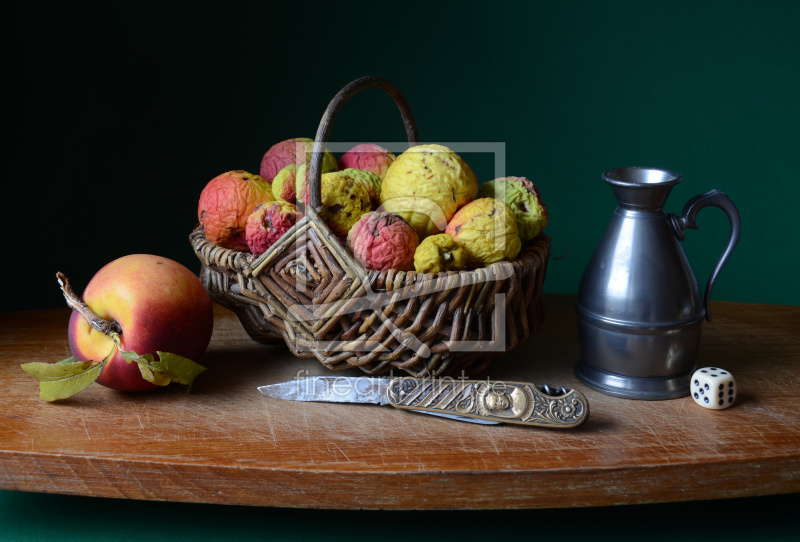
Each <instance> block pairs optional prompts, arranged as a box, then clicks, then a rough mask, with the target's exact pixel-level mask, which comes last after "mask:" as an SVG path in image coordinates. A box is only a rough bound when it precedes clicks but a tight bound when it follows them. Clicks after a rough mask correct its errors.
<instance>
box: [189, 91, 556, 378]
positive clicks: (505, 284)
mask: <svg viewBox="0 0 800 542" xmlns="http://www.w3.org/2000/svg"><path fill="white" fill-rule="evenodd" d="M370 87H376V88H380V89H382V90H384V91H385V92H387V93H388V94H389V95H390V96H391V97H392V98H393V99H394V101H395V103H396V104H397V106H398V108H399V109H400V113H401V114H402V117H403V120H404V122H405V127H406V133H407V136H408V142H409V145H410V146H413V145H416V144H417V130H416V125H415V122H414V118H413V116H412V114H411V110H410V108H409V106H408V103H407V102H406V100H405V98H404V97H403V95H402V94H401V93H400V91H399V90H398V89H397V88H396V87H395V86H394V85H393V84H391V83H390V82H389V81H387V80H385V79H383V78H380V77H364V78H362V79H358V80H356V81H354V82H352V83H350V84H349V85H347V86H346V87H344V88H343V89H342V90H341V91H340V92H339V93H338V94H337V95H336V96H335V97H334V99H333V100H332V101H331V103H330V105H329V106H328V109H327V110H326V111H325V114H324V116H323V117H322V120H321V122H320V126H319V129H318V131H317V134H316V138H315V145H314V152H313V155H312V163H311V166H310V172H309V188H310V190H309V192H310V204H309V205H308V208H307V209H306V210H305V211H306V213H305V216H304V217H303V218H302V219H301V220H299V221H298V222H297V224H296V225H295V227H294V228H292V230H290V231H289V232H287V233H286V234H285V235H284V236H283V237H282V238H281V239H280V240H279V241H278V242H277V243H275V244H274V245H273V246H272V247H270V249H269V250H268V251H267V252H265V253H264V254H261V255H258V256H257V255H254V254H251V253H248V252H239V251H236V250H230V249H226V248H221V247H219V246H216V245H214V244H212V243H210V242H209V241H208V240H206V238H205V236H204V235H203V232H202V230H201V229H200V227H197V228H196V229H195V230H194V231H193V232H192V233H191V235H190V241H191V244H192V247H193V249H194V251H195V253H196V254H197V257H198V258H199V259H200V262H201V263H202V270H201V275H200V276H201V279H202V281H203V283H204V284H205V286H206V288H207V289H208V291H209V293H210V294H211V296H212V298H213V299H214V300H215V301H216V302H217V303H219V304H220V305H222V306H224V307H226V308H228V309H230V310H232V311H233V312H234V313H236V315H237V316H238V318H239V320H240V321H241V323H242V326H243V327H244V329H245V330H246V331H247V333H248V334H249V335H250V337H252V338H253V339H254V340H256V341H258V342H261V343H265V344H276V343H285V344H286V345H287V346H288V348H289V349H290V350H291V351H292V353H293V354H294V355H295V356H298V357H303V358H309V357H316V358H317V359H318V360H319V361H320V362H321V363H322V364H323V365H324V366H325V367H327V368H329V369H332V370H339V369H347V368H352V367H358V368H360V369H361V370H362V371H364V372H366V373H369V374H381V373H386V372H389V371H394V370H402V371H403V372H405V373H408V374H411V375H413V376H417V377H426V376H444V375H456V374H458V375H461V374H463V375H468V376H472V375H476V374H478V373H480V372H481V371H483V370H485V369H486V368H487V367H488V366H489V364H490V363H491V362H492V360H493V359H495V358H497V357H498V356H501V355H503V354H504V353H506V352H508V351H510V350H511V349H512V348H514V347H516V346H517V345H519V344H520V343H522V342H523V341H525V340H526V339H528V338H529V337H531V336H532V335H533V334H535V333H536V332H537V331H538V330H539V328H540V326H541V324H542V321H543V319H544V310H543V306H542V299H541V294H542V286H543V283H544V278H545V273H546V271H547V263H548V260H549V258H550V240H549V239H548V238H547V236H546V235H544V234H540V235H539V236H538V237H537V238H536V239H534V240H533V241H532V242H531V243H529V244H528V245H527V246H524V247H523V250H522V251H521V252H520V255H519V256H518V257H517V259H516V260H514V261H513V262H498V263H495V264H492V265H490V266H488V267H484V268H479V269H475V270H471V271H459V272H447V273H439V274H436V275H434V274H421V273H415V272H412V271H409V272H402V271H368V270H365V269H364V268H362V267H361V266H360V265H359V264H357V263H356V262H355V261H354V260H353V259H352V257H351V256H350V255H349V254H348V253H347V250H346V249H345V248H344V247H343V246H342V244H341V242H340V241H339V239H338V238H337V237H336V236H335V235H334V234H332V233H331V232H330V230H329V229H328V227H327V225H326V224H325V222H324V221H323V220H322V219H321V218H320V217H319V215H318V214H317V212H315V210H318V209H319V208H320V205H321V197H320V170H321V165H322V151H323V149H324V146H325V144H326V142H327V141H328V134H329V132H330V128H331V125H332V123H333V120H334V119H335V117H336V114H337V113H338V111H339V109H340V108H341V106H342V105H343V104H344V103H345V102H346V101H347V100H348V99H349V98H350V97H351V96H353V95H354V94H355V93H357V92H359V91H361V90H363V89H365V88H370Z"/></svg>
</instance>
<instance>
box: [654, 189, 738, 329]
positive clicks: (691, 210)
mask: <svg viewBox="0 0 800 542" xmlns="http://www.w3.org/2000/svg"><path fill="white" fill-rule="evenodd" d="M709 206H712V207H719V208H720V209H722V210H723V211H725V214H726V215H728V220H730V224H731V232H730V236H729V238H728V245H727V246H726V247H725V251H724V252H723V253H722V256H721V257H720V259H719V261H718V262H717V265H716V266H715V267H714V270H713V271H712V272H711V276H710V277H709V278H708V284H707V285H706V292H705V296H704V297H703V306H704V308H705V310H706V320H708V321H709V322H710V321H711V289H712V288H713V287H714V281H715V280H717V275H719V272H720V271H721V270H722V267H723V266H724V265H725V262H727V261H728V258H730V256H731V253H732V252H733V249H734V248H736V244H737V243H738V242H739V234H740V233H741V229H742V223H741V219H740V218H739V210H738V209H737V208H736V205H734V203H733V201H732V200H731V199H730V198H729V197H728V196H727V195H726V194H725V193H724V192H720V191H719V190H711V191H709V192H706V193H705V194H700V195H699V196H695V197H693V198H692V199H690V200H689V201H687V202H686V205H685V206H684V207H683V211H682V213H681V216H677V215H674V214H672V213H670V215H669V218H670V220H671V221H672V227H673V228H674V229H675V233H676V234H677V235H678V239H680V240H681V241H683V240H684V239H685V238H686V229H687V228H692V229H695V230H696V229H697V221H696V218H697V213H698V212H699V211H700V209H702V208H703V207H709Z"/></svg>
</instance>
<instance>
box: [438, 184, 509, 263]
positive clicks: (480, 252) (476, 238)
mask: <svg viewBox="0 0 800 542" xmlns="http://www.w3.org/2000/svg"><path fill="white" fill-rule="evenodd" d="M445 233H448V234H450V235H451V236H452V237H453V239H454V240H455V242H456V243H458V244H459V245H461V246H462V247H463V248H464V250H465V251H466V252H467V255H468V256H469V259H470V260H471V263H473V264H475V265H489V264H492V263H494V262H499V261H501V260H513V259H514V258H515V257H516V256H517V254H519V251H520V249H521V248H522V241H521V240H520V238H519V234H518V233H517V221H516V219H515V218H514V212H513V211H512V210H511V208H510V207H509V206H508V205H506V204H505V203H503V202H502V201H500V200H497V199H493V198H480V199H476V200H475V201H473V202H471V203H468V204H467V205H465V206H464V207H463V208H462V209H461V210H460V211H458V212H457V213H456V215H455V216H454V217H453V218H452V220H450V222H449V223H448V224H447V229H446V230H445Z"/></svg>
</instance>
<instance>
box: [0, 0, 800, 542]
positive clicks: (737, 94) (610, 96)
mask: <svg viewBox="0 0 800 542" xmlns="http://www.w3.org/2000/svg"><path fill="white" fill-rule="evenodd" d="M13 15H14V17H13V19H12V20H11V21H10V22H11V25H10V26H11V27H13V29H14V30H15V37H16V40H15V42H14V47H13V48H11V49H8V50H7V56H9V63H8V66H7V69H6V71H5V77H4V83H5V84H4V87H5V90H6V91H8V90H10V91H11V92H12V99H11V100H9V101H7V102H6V104H5V105H6V107H5V110H6V112H7V114H8V115H7V116H8V118H10V119H11V122H10V123H8V124H7V130H8V129H10V132H11V133H10V135H11V137H10V138H8V137H7V139H11V140H12V144H11V147H10V148H8V150H7V151H6V153H4V154H5V157H6V166H7V167H6V170H5V171H6V176H5V183H4V189H5V190H6V194H7V195H6V196H5V197H3V198H2V200H3V202H4V204H3V206H2V208H3V210H4V214H5V220H3V225H4V227H3V230H2V231H3V233H4V236H3V240H4V248H5V251H4V256H3V265H2V269H3V277H2V285H3V287H2V288H1V289H0V296H2V297H1V298H0V301H1V303H0V310H3V311H15V310H25V309H37V308H44V307H61V306H64V304H63V299H62V297H61V294H60V292H59V290H58V287H57V284H56V280H55V272H56V271H58V270H60V271H63V272H64V273H66V274H67V275H68V276H69V277H70V278H71V279H72V280H73V282H74V284H75V286H76V288H77V289H78V290H79V291H80V290H81V289H82V288H83V287H84V286H85V284H86V283H87V282H88V280H89V279H90V278H91V276H92V274H93V273H94V272H95V271H96V270H97V269H99V268H100V267H101V266H102V265H103V264H105V263H107V262H109V261H111V260H112V259H114V258H116V257H119V256H122V255H125V254H130V253H135V252H149V253H154V254H158V255H162V256H167V257H171V258H173V259H176V260H178V261H180V262H182V263H184V264H185V265H187V266H189V267H191V268H193V269H195V268H196V267H197V261H196V259H195V257H194V255H193V253H192V251H191V249H190V246H189V244H188V240H187V236H188V234H189V232H190V230H191V229H192V227H193V226H194V223H195V220H196V214H195V213H196V205H197V198H198V196H199V194H200V191H201V190H202V188H203V186H204V185H205V183H206V182H207V181H208V180H210V179H211V178H212V177H214V176H216V175H218V174H219V173H222V172H224V171H227V170H231V169H247V170H251V171H254V172H255V171H257V170H258V166H259V163H260V159H261V156H262V154H263V153H264V152H265V151H266V149H267V148H269V146H270V145H272V144H273V143H275V142H277V141H280V140H282V139H286V138H289V137H297V136H307V137H313V136H314V133H315V131H316V128H317V125H318V122H319V119H320V117H321V115H322V112H323V111H324V109H325V107H326V106H327V104H328V102H329V100H330V99H331V98H332V97H333V95H334V94H335V93H336V92H337V91H338V90H339V89H340V88H341V87H342V86H344V85H345V84H347V83H348V82H350V81H352V80H354V79H356V78H358V77H361V76H363V75H372V74H374V75H382V76H384V77H387V78H388V79H390V80H391V81H393V82H394V83H395V84H397V85H398V86H399V87H400V88H401V89H402V90H403V92H404V93H405V95H406V97H407V98H408V100H409V102H410V104H411V106H412V108H413V110H414V113H415V116H416V119H417V123H418V125H419V130H420V138H421V140H422V141H428V142H495V143H496V142H502V143H504V144H505V145H506V156H507V160H506V164H505V168H506V172H507V173H508V174H510V175H521V176H527V177H529V178H530V179H532V180H533V181H534V182H535V183H536V184H537V186H538V187H539V188H540V190H541V192H542V195H543V198H544V200H545V202H546V203H547V205H548V207H549V210H550V213H551V223H550V226H549V227H548V229H547V232H548V234H549V235H550V237H551V238H552V241H553V256H554V257H555V258H554V259H553V260H552V261H551V263H550V267H549V271H548V276H547V280H546V283H545V290H546V291H547V292H554V293H575V292H576V290H577V286H578V282H579V280H580V275H581V273H582V271H583V268H584V267H585V265H586V264H587V262H588V259H589V257H590V255H591V252H592V250H593V248H594V246H595V245H596V243H597V241H598V240H599V238H600V235H601V234H602V231H603V229H604V227H605V225H606V223H607V221H608V218H609V217H610V214H611V213H612V212H613V209H614V205H615V203H614V200H613V197H612V195H611V191H610V189H609V188H608V187H607V186H606V185H605V184H604V183H603V182H602V181H601V180H600V174H601V173H602V171H604V170H606V169H610V168H614V167H619V166H626V165H639V166H653V167H662V168H667V169H673V170H676V171H679V172H681V173H682V174H683V175H684V181H683V183H682V184H681V185H679V186H678V187H676V188H675V190H674V191H673V193H672V195H671V197H670V199H669V201H668V204H667V210H668V211H671V212H679V211H680V209H681V208H682V207H683V204H684V203H685V202H686V200H688V199H689V198H690V197H692V196H694V195H696V194H699V193H701V192H705V191H707V190H710V189H712V188H717V189H720V190H722V191H724V192H726V193H727V194H728V195H729V196H730V197H731V198H732V199H733V200H734V201H735V202H736V203H737V205H738V207H739V210H740V212H741V216H742V223H743V233H742V238H741V241H740V244H739V247H738V248H737V250H736V252H735V253H734V255H733V258H732V260H731V261H730V263H729V264H728V266H727V267H726V268H725V269H724V270H723V273H722V275H721V276H720V279H719V281H718V283H717V285H716V287H715V290H714V296H713V298H714V299H719V300H732V301H743V302H764V303H781V304H793V305H797V304H800V288H798V287H797V279H796V276H795V275H796V273H797V270H798V269H800V265H798V263H800V262H799V261H798V255H797V248H798V243H797V241H796V238H795V235H796V232H797V226H798V225H800V224H798V220H797V215H796V212H795V208H796V206H797V201H798V196H800V190H798V188H797V186H798V179H797V169H798V168H797V165H796V162H797V157H798V152H799V151H800V100H799V99H798V98H799V97H800V70H798V59H799V58H800V56H799V53H800V38H798V33H797V32H796V29H797V28H798V23H800V3H797V2H793V1H783V2H781V1H773V0H761V1H758V2H755V1H752V2H743V1H727V2H723V1H710V2H701V1H697V0H694V1H672V2H663V1H661V2H652V1H639V2H633V1H630V2H622V1H595V2H591V1H563V2H556V1H551V2H490V3H479V2H421V3H416V2H398V3H390V4H382V3H380V2H351V3H333V2H331V3H326V4H324V5H323V4H315V3H309V2H281V3H271V2H253V3H251V4H247V3H236V2H233V3H230V2H217V3H216V5H215V6H214V7H213V8H206V7H201V5H200V4H190V3H186V4H183V3H173V2H160V3H147V2H136V3H123V2H109V3H101V2H68V3H67V2H61V3H58V2H50V3H47V2H27V3H24V4H20V5H19V6H17V7H16V11H14V12H13ZM403 137H404V131H403V128H402V123H401V121H400V117H399V115H398V113H397V110H396V109H395V107H394V105H393V104H392V103H391V102H390V101H389V99H388V98H387V97H386V96H385V95H383V94H382V93H380V92H379V91H376V90H374V89H373V90H371V91H365V92H363V93H361V94H359V95H358V96H357V97H356V98H354V99H353V100H352V101H350V102H348V104H347V105H346V106H345V108H344V109H343V111H342V113H341V114H340V115H339V118H338V119H337V121H336V124H335V125H334V129H333V132H332V134H331V139H332V140H335V141H398V140H402V139H403ZM486 158H487V157H486V156H474V157H468V160H469V161H470V162H471V163H472V164H473V166H474V168H475V170H476V172H477V173H478V175H479V177H480V179H481V180H484V181H485V180H488V179H489V178H491V176H492V174H493V171H494V169H493V168H494V164H493V163H492V162H491V161H490V160H487V159H486ZM9 213H10V216H9ZM699 221H700V230H699V231H690V232H689V234H688V238H687V240H686V241H685V242H684V246H685V248H686V251H687V253H688V254H689V256H690V259H691V261H692V263H693V264H694V266H695V270H696V272H697V275H698V278H699V279H700V282H701V284H705V281H706V278H707V276H708V273H709V271H710V269H711V267H712V266H713V264H714V262H715V260H716V258H717V256H718V255H719V253H720V252H721V251H722V247H723V245H724V242H725V239H726V236H727V228H728V226H727V222H726V219H725V217H724V215H723V214H722V213H721V212H719V211H718V210H715V209H712V210H705V211H703V212H702V213H701V215H700V219H699ZM711 325H713V323H712V324H711ZM0 495H2V499H3V503H4V505H3V507H2V509H3V510H4V511H3V512H2V514H3V515H2V516H1V517H0V523H6V522H10V521H13V520H14V519H15V518H19V519H20V520H21V522H20V525H18V526H16V527H15V529H16V530H15V531H13V533H17V534H16V535H15V534H12V535H11V536H22V535H23V534H26V533H30V534H32V535H33V537H35V536H36V535H37V533H43V532H44V531H43V529H45V528H46V527H48V526H49V527H50V528H52V529H53V532H58V531H57V529H58V528H60V526H62V525H64V524H67V523H70V524H73V523H75V521H76V520H75V519H74V518H75V517H78V520H77V522H78V524H79V526H77V527H74V528H72V529H71V530H69V531H67V532H71V533H74V536H78V534H80V533H83V532H84V529H87V527H83V526H85V525H90V524H92V522H94V521H98V520H97V517H98V510H99V512H100V515H102V517H103V519H101V520H100V521H101V525H104V526H108V525H114V526H116V527H115V528H116V529H117V530H116V531H114V532H115V533H116V534H118V535H123V534H125V533H128V532H139V533H142V534H143V535H146V534H149V535H154V532H153V531H152V530H149V529H146V530H138V531H137V529H141V527H134V526H135V525H139V524H141V522H150V521H153V518H154V517H157V516H163V515H164V514H165V513H166V515H168V516H178V517H179V520H178V521H175V522H170V521H165V520H163V518H159V520H158V521H157V523H156V525H157V526H158V529H159V530H161V529H163V530H164V531H163V532H169V533H171V534H172V535H173V536H174V535H175V534H178V535H181V534H183V535H187V537H188V535H189V534H190V533H191V535H192V537H193V538H203V537H206V538H213V537H215V536H218V535H221V534H222V533H223V531H222V529H223V527H224V526H225V525H228V524H230V523H233V524H234V525H236V526H237V527H241V528H242V529H243V530H244V532H246V533H253V535H254V534H255V533H257V532H260V531H259V530H260V529H261V528H263V529H265V530H266V532H267V533H269V532H270V529H271V528H276V529H277V532H278V533H281V535H282V536H283V535H286V536H284V537H288V533H289V526H290V525H292V526H295V525H296V526H298V527H301V528H313V529H316V530H312V534H321V533H322V529H321V527H320V526H319V524H312V525H311V527H309V524H308V522H307V521H306V520H305V518H306V517H310V518H317V519H325V520H327V519H330V520H331V521H334V520H335V519H336V518H337V517H339V516H337V515H335V514H326V513H301V512H288V513H285V514H284V513H276V511H274V510H265V511H263V512H259V511H257V510H252V509H240V508H226V507H205V506H188V505H175V506H166V507H163V505H152V506H150V505H146V504H142V503H126V502H125V501H105V500H103V501H98V500H91V499H71V498H66V497H63V498H62V497H49V496H39V497H37V496H33V495H27V494H17V493H13V492H11V493H2V494H0ZM795 500H796V499H795ZM783 502H785V501H784V500H781V499H774V500H766V501H764V500H757V501H756V502H755V504H752V506H751V503H750V501H747V503H746V504H740V505H739V513H737V514H736V517H735V520H734V522H733V523H732V525H733V526H734V527H731V528H729V529H728V530H726V531H724V532H725V533H726V534H727V535H728V538H736V537H737V536H738V535H739V533H744V534H747V533H751V534H752V533H754V532H761V528H759V527H757V525H759V523H758V522H759V521H760V520H759V518H762V519H763V521H764V522H769V523H774V522H777V523H778V531H779V532H780V526H781V525H783V527H784V529H789V527H788V524H782V523H781V521H783V520H782V518H783V516H780V515H776V514H774V509H775V506H776V505H777V506H780V504H781V503H783ZM764 503H766V504H764ZM445 504H446V503H445ZM703 506H706V508H703ZM708 506H709V505H697V510H700V511H703V510H705V511H707V512H708V511H709V508H708ZM29 509H35V510H36V513H35V514H32V513H30V512H27V510H29ZM694 509H695V508H693V507H691V506H682V507H661V508H659V507H656V508H655V509H654V508H649V507H647V508H635V509H632V511H631V512H630V513H624V512H622V511H621V510H620V509H612V510H610V511H608V515H606V511H605V510H599V511H598V510H596V511H594V512H592V513H590V514H589V515H588V516H586V517H588V518H590V519H591V522H592V523H594V522H599V523H598V528H596V529H595V528H593V526H592V525H591V524H581V523H580V522H577V521H575V520H574V519H573V517H582V516H583V512H575V513H570V514H567V513H564V512H560V513H556V514H554V515H552V516H551V515H549V514H548V513H545V512H531V513H524V512H517V513H511V512H509V513H503V514H500V513H497V514H475V515H472V514H461V515H458V514H445V515H443V516H441V518H442V519H443V521H447V522H453V523H454V524H458V525H460V526H461V528H463V525H464V524H465V523H470V522H476V523H477V524H478V525H480V526H481V527H480V528H482V529H484V531H481V532H485V533H486V534H487V536H492V535H493V534H504V533H506V532H507V529H508V530H510V531H512V532H516V533H525V532H531V533H533V536H536V535H538V534H541V533H542V531H544V532H547V533H550V534H551V535H552V534H555V533H559V532H562V531H563V530H565V529H566V530H567V531H569V530H571V529H575V528H578V529H583V531H580V532H582V533H584V535H586V536H591V535H592V534H596V535H597V536H599V537H605V538H611V536H612V535H613V534H614V533H616V532H618V530H619V529H620V525H622V524H625V523H626V522H629V521H633V522H634V523H633V524H634V525H638V526H639V527H640V528H641V529H644V530H648V529H650V530H658V532H659V534H660V535H661V536H669V535H670V534H674V535H675V536H674V538H677V537H678V536H679V535H680V531H670V530H664V529H663V527H664V525H667V523H665V522H662V523H658V522H656V523H655V524H652V525H651V524H650V523H649V522H646V521H642V520H641V514H642V513H644V514H648V515H649V514H651V513H652V514H656V515H658V517H664V518H666V517H670V514H672V515H674V516H680V517H684V518H685V517H690V516H691V515H692V513H693V512H692V511H693V510H694ZM56 510H57V511H56ZM63 510H68V511H72V513H70V514H64V513H62V512H63ZM654 510H655V511H654ZM710 510H711V511H714V510H721V508H719V507H718V508H712V509H710ZM14 511H18V512H19V514H17V513H16V512H14ZM748 512H750V514H749V516H747V517H748V518H749V519H743V517H744V516H743V515H744V514H746V513H748ZM307 514H310V515H307ZM42 517H44V518H48V521H47V523H46V524H45V523H35V522H36V521H37V518H42ZM344 517H346V518H348V521H347V522H346V523H345V524H344V525H339V526H338V528H345V527H348V526H353V525H354V524H357V522H360V521H361V520H362V517H361V516H353V515H346V516H344ZM437 517H439V516H435V515H433V514H405V515H386V516H381V515H375V514H370V515H366V516H364V518H367V519H366V526H367V529H366V531H369V532H359V533H357V535H359V536H360V535H364V536H363V538H367V537H368V536H369V537H370V538H374V537H375V536H383V534H384V533H386V532H390V531H391V530H392V529H393V528H396V529H399V530H401V531H405V532H406V535H407V536H413V535H415V534H417V532H418V531H421V534H423V535H425V534H438V533H450V532H451V531H449V529H448V528H446V527H445V526H443V524H440V523H436V522H435V521H436V520H435V518H437ZM550 517H553V518H555V521H554V522H552V523H549V522H548V518H550ZM606 517H611V518H615V520H614V521H608V520H604V518H606ZM26 518H27V519H26ZM108 518H115V519H114V523H109V522H110V521H112V520H110V519H108ZM356 518H357V519H356ZM376 518H380V519H376ZM637 518H638V519H637ZM28 520H30V521H31V522H34V523H32V524H30V525H25V524H24V522H26V521H28ZM394 520H396V522H395V521H394ZM117 522H119V523H117ZM484 522H496V523H494V527H496V529H495V528H490V527H488V526H487V524H486V523H484ZM505 522H508V523H507V524H506V523H505ZM637 522H638V523H637ZM713 523H714V518H709V517H702V518H695V519H694V521H693V522H692V524H691V532H692V533H695V534H697V535H698V537H699V535H700V533H702V532H703V531H704V530H705V529H707V528H712V527H711V526H712V525H713ZM503 525H506V526H507V529H506V528H504V527H503ZM576 525H577V527H576ZM581 525H582V526H581ZM742 526H747V528H748V529H750V530H747V529H744V530H743V529H741V527H742ZM687 528H689V527H687ZM108 529H109V530H110V529H111V528H110V527H108ZM764 530H765V532H767V533H768V532H770V531H769V529H768V528H765V529H764ZM7 532H9V531H6V532H4V535H5V536H8V535H7V534H5V533H7ZM348 532H350V531H348ZM454 532H455V531H454ZM458 532H469V531H467V530H463V531H458ZM635 534H636V531H628V535H627V536H628V538H626V539H637V538H638V537H637V536H635ZM751 538H752V537H751ZM775 538H776V539H777V538H779V537H775ZM13 539H16V538H13Z"/></svg>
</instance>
